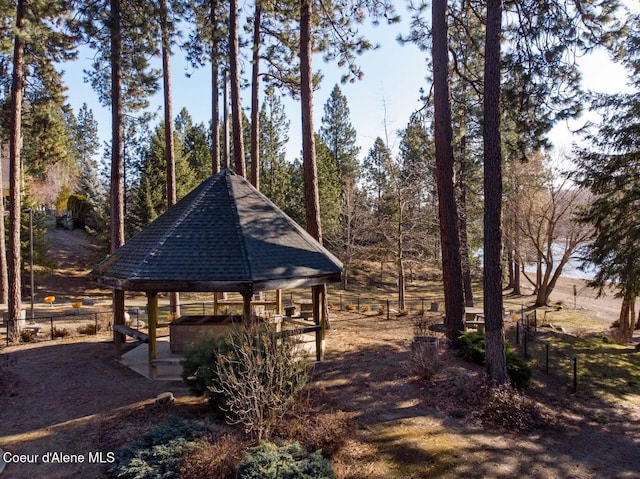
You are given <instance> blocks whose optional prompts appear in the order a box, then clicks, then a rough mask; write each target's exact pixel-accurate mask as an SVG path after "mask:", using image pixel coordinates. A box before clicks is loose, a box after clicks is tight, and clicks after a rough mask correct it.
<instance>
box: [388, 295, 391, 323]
mask: <svg viewBox="0 0 640 479" xmlns="http://www.w3.org/2000/svg"><path fill="white" fill-rule="evenodd" d="M389 319H391V312H390V311H389V300H388V299H387V321H388V320H389Z"/></svg>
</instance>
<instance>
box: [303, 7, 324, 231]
mask: <svg viewBox="0 0 640 479" xmlns="http://www.w3.org/2000/svg"><path fill="white" fill-rule="evenodd" d="M311 15H312V4H311V0H302V1H301V3H300V106H301V109H302V112H301V113H302V165H303V174H304V193H305V195H304V198H305V213H306V222H307V231H308V232H309V234H310V235H311V236H313V237H314V238H315V239H317V240H318V241H320V242H322V229H321V226H320V199H319V193H318V165H317V163H316V143H315V132H314V129H313V79H312V74H313V71H312V68H311Z"/></svg>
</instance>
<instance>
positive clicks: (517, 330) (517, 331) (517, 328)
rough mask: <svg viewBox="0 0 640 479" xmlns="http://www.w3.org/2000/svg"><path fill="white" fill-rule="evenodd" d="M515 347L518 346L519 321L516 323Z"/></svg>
mask: <svg viewBox="0 0 640 479" xmlns="http://www.w3.org/2000/svg"><path fill="white" fill-rule="evenodd" d="M516 346H520V321H516Z"/></svg>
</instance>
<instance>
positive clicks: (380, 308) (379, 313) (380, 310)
mask: <svg viewBox="0 0 640 479" xmlns="http://www.w3.org/2000/svg"><path fill="white" fill-rule="evenodd" d="M376 313H377V314H378V316H382V315H384V313H385V309H384V307H382V306H379V307H378V309H377V310H376Z"/></svg>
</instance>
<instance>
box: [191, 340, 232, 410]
mask: <svg viewBox="0 0 640 479" xmlns="http://www.w3.org/2000/svg"><path fill="white" fill-rule="evenodd" d="M230 350H231V345H230V340H229V337H228V336H207V337H205V338H203V339H202V341H200V343H199V344H198V345H196V346H192V347H188V348H187V349H186V350H185V352H184V359H183V361H182V379H183V380H184V382H185V383H186V384H187V386H188V388H189V392H191V394H193V395H195V396H204V395H208V396H209V403H210V405H211V406H212V407H213V408H214V409H216V410H218V409H220V407H222V405H223V404H222V403H223V399H224V397H223V396H222V395H220V394H216V393H215V392H213V391H211V388H212V387H213V388H215V387H217V380H218V372H217V363H218V358H219V357H221V356H223V355H225V354H227V353H228V352H229V351H230Z"/></svg>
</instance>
